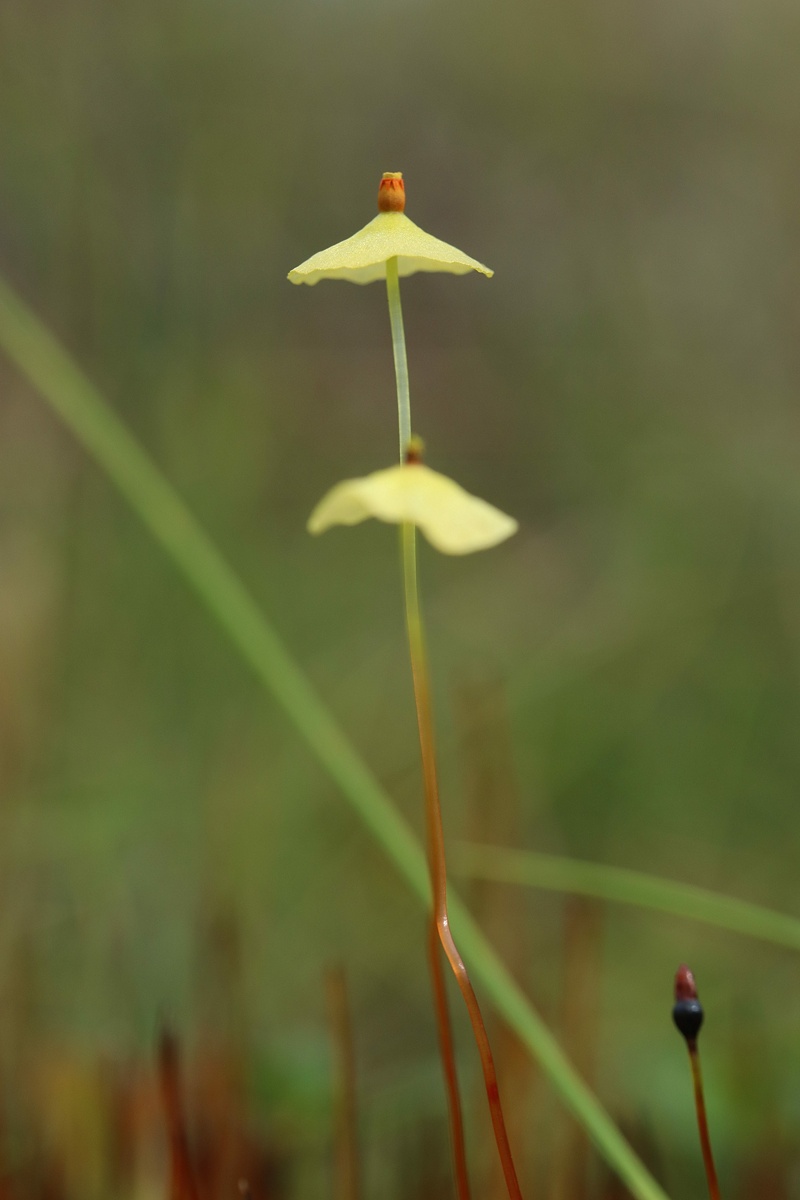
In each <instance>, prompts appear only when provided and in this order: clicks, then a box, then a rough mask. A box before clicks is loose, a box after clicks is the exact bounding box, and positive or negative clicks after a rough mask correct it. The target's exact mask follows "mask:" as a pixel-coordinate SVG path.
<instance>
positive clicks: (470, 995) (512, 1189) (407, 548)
mask: <svg viewBox="0 0 800 1200" xmlns="http://www.w3.org/2000/svg"><path fill="white" fill-rule="evenodd" d="M386 291H387V296H388V300H389V319H390V322H391V327H392V349H393V352H394V363H395V374H396V379H397V410H398V424H399V428H400V461H401V462H404V461H405V458H406V454H407V451H408V448H409V443H410V441H411V400H410V391H409V386H408V359H407V356H406V343H405V333H404V330H403V309H402V305H401V302H400V281H399V277H398V264H397V259H396V258H390V259H389V261H388V262H387V264H386ZM416 535H417V531H416V528H415V526H414V525H411V524H408V523H406V524H404V525H403V527H402V531H401V538H402V549H403V588H404V595H405V608H406V628H407V631H408V649H409V654H410V657H411V674H412V678H413V681H414V701H415V704H416V708H417V726H418V729H419V745H420V753H421V756H422V776H423V784H424V791H425V830H426V835H427V839H426V840H427V847H428V865H429V868H430V873H431V890H432V892H433V917H434V920H435V922H436V928H437V931H438V934H439V941H440V942H441V944H442V949H443V950H444V953H445V955H446V957H447V961H448V962H449V963H450V967H451V970H452V972H453V974H454V976H455V979H456V982H457V984H458V986H459V989H460V991H461V995H462V996H463V998H464V1003H465V1004H466V1006H467V1012H468V1014H469V1019H470V1022H471V1024H472V1031H473V1034H474V1037H475V1041H476V1044H477V1047H478V1053H479V1055H480V1060H481V1068H482V1070H483V1078H484V1083H485V1085H486V1095H487V1098H488V1101H489V1111H490V1114H491V1118H492V1127H493V1129H494V1136H495V1141H496V1142H497V1150H498V1154H499V1155H500V1162H501V1164H502V1168H503V1175H504V1177H505V1181H506V1186H507V1188H508V1194H509V1196H510V1197H511V1198H512V1200H521V1197H522V1193H521V1191H520V1186H519V1180H518V1179H517V1172H516V1169H515V1167H514V1159H513V1157H512V1154H511V1146H510V1144H509V1141H508V1132H507V1130H506V1123H505V1120H504V1118H503V1109H502V1106H501V1103H500V1091H499V1088H498V1085H497V1072H496V1070H495V1065H494V1058H493V1056H492V1050H491V1046H490V1045H489V1038H488V1036H487V1033H486V1026H485V1025H484V1022H483V1017H482V1016H481V1010H480V1006H479V1004H478V998H477V996H476V995H475V990H474V988H473V986H472V983H471V982H470V978H469V975H468V973H467V968H466V967H465V965H464V960H463V958H462V957H461V954H460V953H459V950H458V947H457V946H456V943H455V941H454V939H453V934H452V931H451V929H450V917H449V915H448V912H447V862H446V859H445V849H444V831H443V828H442V810H441V805H440V803H439V782H438V776H437V769H436V746H435V741H434V733H433V710H432V706H431V688H430V678H429V672H428V656H427V652H426V649H425V634H424V630H423V624H422V612H421V609H420V603H419V587H418V584H417V536H416ZM437 1012H438V1015H439V1019H440V1020H441V1018H442V1016H443V1015H444V1016H446V1015H447V1013H446V1009H445V1011H444V1014H442V1012H441V1008H440V1006H437ZM441 1040H442V1039H441V1033H440V1041H441ZM448 1041H449V1042H450V1044H451V1047H450V1048H451V1053H452V1039H451V1038H450V1036H449V1034H448ZM442 1044H444V1043H442ZM453 1070H454V1068H453ZM448 1091H450V1088H448ZM453 1093H454V1094H453V1095H451V1096H450V1104H451V1126H452V1128H453V1129H454V1130H455V1127H456V1124H457V1123H458V1124H460V1122H461V1115H460V1102H458V1091H457V1088H456V1089H453ZM454 1104H457V1105H458V1108H457V1112H458V1116H457V1117H456V1116H455V1115H454V1111H455V1110H454ZM453 1140H454V1152H455V1137H454V1139H453ZM461 1170H463V1171H464V1172H465V1171H466V1167H465V1164H464V1163H463V1162H462V1163H461V1164H459V1167H458V1168H457V1171H456V1175H457V1177H458V1175H459V1173H460V1171H461Z"/></svg>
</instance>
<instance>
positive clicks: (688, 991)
mask: <svg viewBox="0 0 800 1200" xmlns="http://www.w3.org/2000/svg"><path fill="white" fill-rule="evenodd" d="M672 1019H673V1021H674V1022H675V1025H676V1026H677V1028H678V1030H679V1032H680V1033H682V1034H683V1037H684V1040H685V1041H686V1046H687V1048H688V1050H689V1063H690V1065H691V1068H692V1085H693V1087H694V1105H695V1109H696V1110H697V1128H698V1132H699V1134H700V1149H701V1151H702V1154H703V1165H704V1166H705V1169H706V1179H707V1181H708V1195H709V1198H710V1200H720V1194H719V1181H718V1179H717V1168H716V1167H715V1165H714V1155H713V1153H712V1151H711V1138H710V1137H709V1134H708V1119H707V1117H706V1101H705V1095H704V1093H703V1076H702V1073H701V1071H700V1053H699V1051H698V1049H697V1035H698V1034H699V1032H700V1027H701V1026H702V1024H703V1007H702V1005H701V1004H700V1000H699V999H698V995H697V984H696V983H695V980H694V975H693V974H692V972H691V971H690V970H689V968H688V967H687V966H686V964H685V963H684V964H683V965H682V966H680V967H679V968H678V970H677V972H676V975H675V1007H674V1008H673V1010H672Z"/></svg>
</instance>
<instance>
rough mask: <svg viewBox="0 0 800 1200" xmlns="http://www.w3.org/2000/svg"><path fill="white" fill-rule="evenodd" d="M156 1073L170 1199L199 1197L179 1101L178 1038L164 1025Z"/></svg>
mask: <svg viewBox="0 0 800 1200" xmlns="http://www.w3.org/2000/svg"><path fill="white" fill-rule="evenodd" d="M158 1077H159V1084H160V1088H161V1099H162V1102H163V1105H164V1115H165V1117H166V1124H167V1140H168V1143H169V1167H170V1170H169V1174H170V1184H169V1196H170V1200H199V1194H198V1190H197V1183H196V1181H195V1177H194V1171H193V1170H192V1163H191V1159H190V1157H189V1141H188V1138H187V1135H186V1121H185V1119H184V1114H183V1104H182V1101H181V1087H180V1056H179V1051H178V1042H177V1039H176V1038H175V1036H174V1035H173V1034H171V1033H170V1032H169V1031H168V1030H167V1029H164V1030H163V1031H162V1033H161V1037H160V1039H159V1045H158Z"/></svg>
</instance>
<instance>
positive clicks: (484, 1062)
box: [289, 172, 521, 1200]
mask: <svg viewBox="0 0 800 1200" xmlns="http://www.w3.org/2000/svg"><path fill="white" fill-rule="evenodd" d="M417 271H444V272H449V273H450V274H453V275H466V274H467V273H468V272H470V271H477V272H479V273H480V274H482V275H486V276H487V277H491V276H492V274H493V272H492V271H490V270H489V268H488V267H485V266H484V265H483V263H480V262H478V261H477V260H476V259H474V258H470V257H469V255H467V254H464V253H463V252H462V251H461V250H457V249H456V248H455V246H450V245H448V244H447V243H446V242H442V241H440V240H439V239H438V238H435V237H432V236H431V235H430V234H428V233H426V232H425V231H424V230H423V229H420V228H419V226H418V225H415V224H414V222H413V221H411V220H409V218H408V217H407V216H406V215H405V186H404V184H403V177H402V175H401V174H400V173H399V172H387V173H386V174H384V176H383V178H382V179H381V183H380V188H379V190H378V215H377V217H375V218H374V220H372V221H371V222H370V223H369V224H368V225H366V226H365V227H364V228H363V229H361V230H359V232H358V233H356V234H354V235H353V236H352V237H350V238H347V239H346V240H345V241H343V242H338V243H337V244H336V245H335V246H331V247H329V249H327V250H322V251H321V252H320V253H319V254H315V255H313V256H312V257H311V258H309V259H307V260H306V262H304V263H301V264H300V266H299V267H295V269H294V270H293V271H290V272H289V279H290V280H291V282H292V283H308V284H312V285H313V284H316V283H318V282H319V281H320V280H321V279H345V280H349V281H350V282H351V283H372V282H374V281H375V280H378V279H385V280H386V290H387V295H388V300H389V319H390V323H391V330H392V350H393V354H394V366H395V378H396V383H397V410H398V431H399V443H400V463H399V465H397V466H394V467H389V468H386V469H384V470H380V471H375V472H373V473H372V474H371V475H367V476H366V477H364V478H360V479H347V480H345V481H344V482H343V483H339V484H337V485H336V487H334V488H332V489H331V491H329V492H328V494H327V495H326V496H325V497H324V498H323V499H322V500H321V501H320V503H319V504H318V505H317V506H316V508H315V509H314V511H313V513H312V514H311V517H310V519H309V522H308V527H309V530H310V531H311V532H312V533H321V532H322V531H323V530H325V529H328V528H329V527H330V526H331V525H336V524H340V525H355V524H358V523H359V522H360V521H363V520H365V519H366V518H367V517H377V518H378V520H381V521H387V522H390V523H392V524H397V525H400V527H401V540H402V561H403V583H404V593H405V607H406V628H407V633H408V645H409V653H410V658H411V674H412V679H413V683H414V699H415V703H416V709H417V726H418V730H419V742H420V753H421V759H422V775H423V782H424V791H425V825H426V833H427V848H428V865H429V869H430V877H431V891H432V895H433V908H432V914H431V924H430V929H429V941H428V947H429V962H430V967H431V972H432V976H433V987H434V997H435V1007H436V1018H437V1023H438V1029H439V1042H440V1047H441V1052H442V1062H443V1066H444V1075H445V1084H446V1089H447V1097H448V1106H449V1112H450V1129H451V1136H452V1143H453V1167H454V1173H455V1180H456V1187H457V1191H458V1196H459V1200H468V1197H469V1195H470V1191H469V1180H468V1175H467V1164H466V1151H465V1146H464V1133H463V1124H462V1118H461V1104H460V1099H459V1092H458V1081H457V1077H456V1068H455V1057H454V1054H453V1044H452V1034H451V1030H450V1020H449V1014H448V1010H447V998H446V989H445V986H444V978H443V975H442V962H441V954H440V950H439V945H441V948H442V949H443V950H444V953H445V956H446V957H447V960H448V962H449V964H450V967H451V969H452V971H453V974H454V975H455V978H456V981H457V983H458V986H459V988H460V990H461V993H462V996H463V998H464V1001H465V1004H466V1006H467V1010H468V1013H469V1017H470V1021H471V1023H472V1029H473V1033H474V1036H475V1040H476V1043H477V1046H478V1051H479V1054H480V1058H481V1066H482V1069H483V1075H484V1082H485V1086H486V1094H487V1098H488V1101H489V1110H490V1114H491V1119H492V1125H493V1128H494V1134H495V1140H496V1142H497V1148H498V1152H499V1156H500V1161H501V1164H502V1167H503V1173H504V1176H505V1180H506V1185H507V1188H508V1192H509V1195H510V1196H511V1197H512V1200H517V1198H520V1197H521V1193H520V1188H519V1183H518V1181H517V1175H516V1171H515V1168H514V1163H513V1160H512V1156H511V1149H510V1146H509V1143H508V1136H507V1133H506V1127H505V1121H504V1119H503V1112H502V1108H501V1105H500V1098H499V1093H498V1087H497V1076H496V1073H495V1067H494V1060H493V1057H492V1052H491V1048H490V1046H489V1040H488V1038H487V1036H486V1029H485V1027H484V1023H483V1018H482V1016H481V1012H480V1009H479V1007H478V1001H477V998H476V996H475V992H474V990H473V988H472V984H471V982H470V979H469V975H468V974H467V970H466V967H465V965H464V961H463V959H462V958H461V955H460V953H459V951H458V948H457V946H456V943H455V941H454V940H453V935H452V932H451V930H450V921H449V917H448V912H447V867H446V862H445V851H444V832H443V828H442V817H441V809H440V805H439V783H438V771H437V766H436V748H435V742H434V730H433V712H432V705H431V689H430V681H429V674H428V660H427V654H426V651H425V637H424V632H423V623H422V613H421V609H420V603H419V591H418V587H417V550H416V530H417V528H419V529H421V530H422V532H423V533H424V534H425V536H426V537H427V538H428V540H429V541H430V542H431V543H432V544H433V546H435V547H436V549H438V550H440V551H442V552H443V553H445V554H469V553H471V552H472V551H474V550H484V549H487V548H489V547H490V546H495V545H497V544H498V543H499V542H502V541H504V540H505V539H506V538H507V537H510V536H511V534H512V533H514V532H515V531H516V529H517V523H516V521H515V520H514V519H513V518H512V517H509V516H506V514H505V513H502V512H500V511H499V509H496V508H494V507H493V506H492V505H490V504H487V503H486V502H485V501H483V500H480V499H478V497H476V496H471V495H470V494H469V493H468V492H465V491H464V489H463V488H461V487H459V485H458V484H457V483H454V482H453V480H452V479H448V478H447V477H446V476H444V475H440V474H439V473H438V472H436V471H433V470H431V469H430V468H429V467H427V466H424V465H423V463H422V461H421V456H422V443H421V442H420V441H419V439H418V438H412V435H411V402H410V394H409V386H408V362H407V357H406V343H405V333H404V330H403V311H402V307H401V303H400V277H401V276H405V275H413V274H415V273H416V272H417Z"/></svg>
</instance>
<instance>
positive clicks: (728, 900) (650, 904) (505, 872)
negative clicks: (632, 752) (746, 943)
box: [453, 843, 800, 950]
mask: <svg viewBox="0 0 800 1200" xmlns="http://www.w3.org/2000/svg"><path fill="white" fill-rule="evenodd" d="M453 857H454V861H455V864H456V873H457V874H462V875H466V876H469V877H470V878H473V879H491V880H494V881H495V882H496V883H514V884H524V885H528V886H530V887H537V888H544V889H546V890H548V891H554V892H574V893H576V894H578V895H581V896H593V897H595V899H598V900H611V901H613V902H614V903H617V904H633V905H636V906H637V907H639V908H653V909H656V910H657V911H658V912H664V913H670V914H671V915H672V916H675V917H686V918H688V919H689V920H692V921H705V922H706V924H708V925H716V926H717V927H718V928H720V929H730V930H731V931H732V932H733V933H741V934H744V935H745V936H747V937H754V938H760V939H761V940H762V941H765V942H774V943H775V945H777V946H786V947H788V948H789V949H790V950H800V920H798V918H797V917H790V916H787V915H785V914H784V913H779V912H775V911H774V909H771V908H762V907H761V906H760V905H758V904H749V903H748V902H747V901H746V900H736V899H735V898H734V897H733V896H724V895H721V894H720V893H718V892H710V891H707V890H706V889H705V888H700V887H694V886H693V885H692V884H688V883H674V882H673V881H672V880H669V879H659V878H658V876H657V875H647V874H645V873H644V872H642V871H629V870H627V869H625V868H624V867H606V866H603V865H602V864H600V863H588V862H580V861H578V860H577V859H574V858H559V857H557V856H556V855H551V854H536V853H533V852H532V851H528V850H508V849H505V848H503V847H500V846H484V845H476V844H474V843H461V844H460V845H458V846H456V847H455V853H454V856H453Z"/></svg>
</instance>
